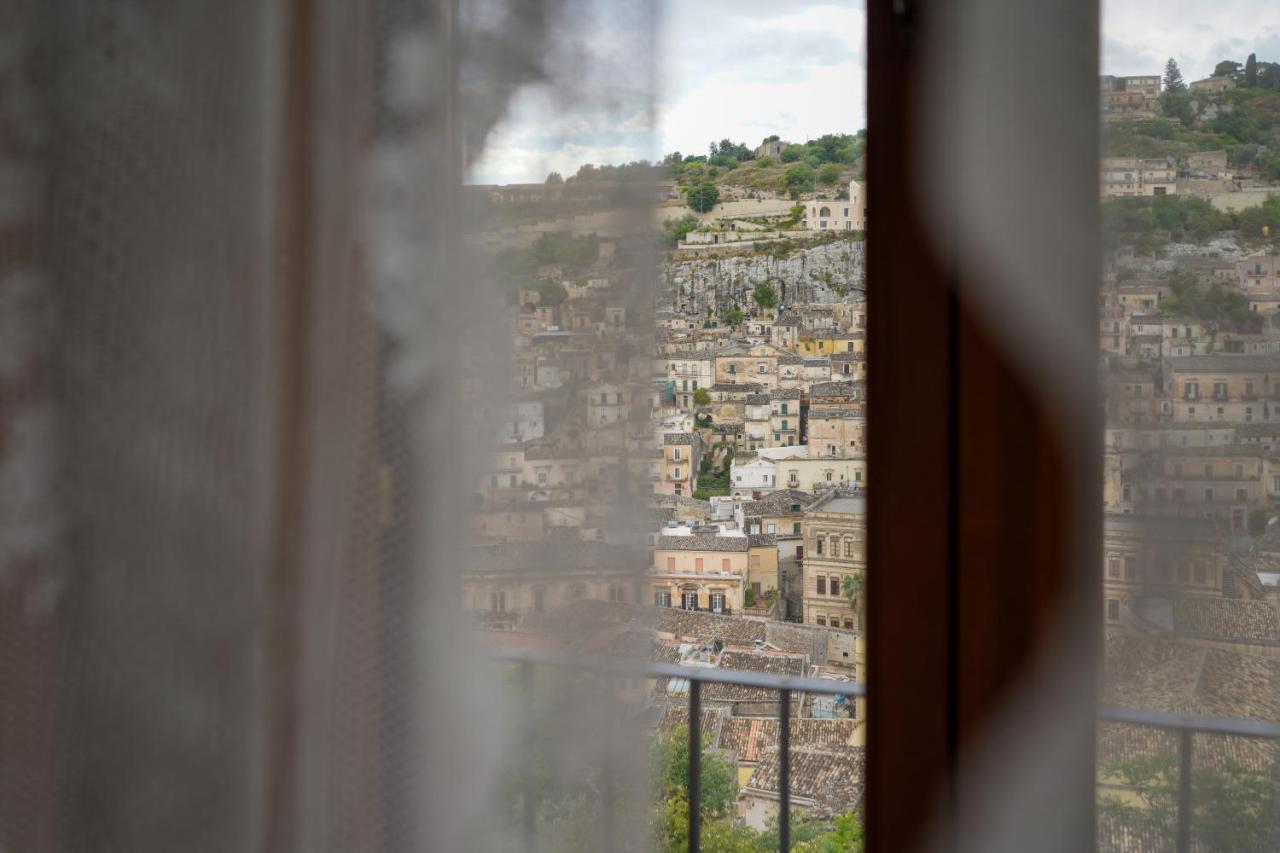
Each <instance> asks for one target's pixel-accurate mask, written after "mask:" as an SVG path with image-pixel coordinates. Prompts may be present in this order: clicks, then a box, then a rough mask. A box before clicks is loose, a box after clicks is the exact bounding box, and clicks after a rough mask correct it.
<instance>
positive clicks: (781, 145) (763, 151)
mask: <svg viewBox="0 0 1280 853" xmlns="http://www.w3.org/2000/svg"><path fill="white" fill-rule="evenodd" d="M789 147H791V143H790V142H783V141H781V140H779V139H775V140H773V141H772V142H761V143H760V144H759V145H757V146H756V150H755V151H753V152H752V153H753V154H755V155H756V159H757V160H758V159H760V158H761V157H777V156H778V155H780V154H781V153H782V152H783V150H784V149H786V148H789Z"/></svg>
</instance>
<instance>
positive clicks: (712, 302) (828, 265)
mask: <svg viewBox="0 0 1280 853" xmlns="http://www.w3.org/2000/svg"><path fill="white" fill-rule="evenodd" d="M865 245H866V244H865V243H863V242H862V241H857V240H835V241H832V242H829V243H819V244H816V245H812V246H808V247H795V248H790V249H785V250H784V249H781V248H777V247H776V246H775V247H774V248H772V249H770V251H763V250H755V249H753V248H744V249H743V250H742V251H740V252H738V253H735V254H733V255H730V256H727V257H725V256H721V257H699V256H689V255H688V254H686V255H685V256H683V257H681V256H676V257H672V258H671V259H669V260H668V261H667V262H666V263H665V264H664V265H663V270H662V288H661V291H660V293H659V296H658V309H659V310H660V311H678V312H680V313H685V314H689V315H692V316H706V315H707V313H708V310H707V309H708V308H710V309H711V311H712V312H713V313H716V314H719V313H721V312H723V311H727V310H728V309H729V308H731V307H733V306H735V305H736V306H737V307H739V308H741V309H743V310H744V311H747V310H748V309H749V308H750V307H751V306H752V301H751V294H752V291H753V290H755V287H756V285H757V284H760V283H761V282H769V283H770V284H772V285H773V287H774V289H775V290H776V291H777V292H778V301H779V303H780V304H782V305H789V304H793V303H797V302H844V301H848V300H849V299H852V298H856V297H858V296H860V295H861V292H862V288H863V281H864V270H865V253H864V247H865ZM766 248H768V247H766Z"/></svg>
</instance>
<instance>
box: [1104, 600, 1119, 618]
mask: <svg viewBox="0 0 1280 853" xmlns="http://www.w3.org/2000/svg"><path fill="white" fill-rule="evenodd" d="M1107 621H1108V622H1119V621H1120V599H1118V598H1108V599H1107Z"/></svg>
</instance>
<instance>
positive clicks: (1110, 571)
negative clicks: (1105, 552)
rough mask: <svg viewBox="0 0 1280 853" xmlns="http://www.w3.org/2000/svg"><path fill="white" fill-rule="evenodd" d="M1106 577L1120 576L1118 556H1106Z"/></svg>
mask: <svg viewBox="0 0 1280 853" xmlns="http://www.w3.org/2000/svg"><path fill="white" fill-rule="evenodd" d="M1107 577H1109V578H1118V577H1120V558H1119V557H1108V558H1107Z"/></svg>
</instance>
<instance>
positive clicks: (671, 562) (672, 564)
mask: <svg viewBox="0 0 1280 853" xmlns="http://www.w3.org/2000/svg"><path fill="white" fill-rule="evenodd" d="M675 570H676V558H675V557H667V571H669V572H674V571H675Z"/></svg>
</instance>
